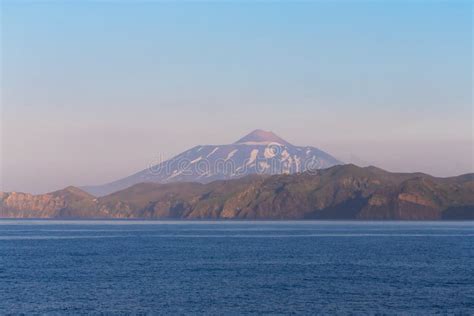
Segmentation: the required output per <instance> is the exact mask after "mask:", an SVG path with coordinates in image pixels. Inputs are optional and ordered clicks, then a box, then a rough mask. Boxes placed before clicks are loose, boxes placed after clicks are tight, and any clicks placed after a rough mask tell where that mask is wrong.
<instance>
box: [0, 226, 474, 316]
mask: <svg viewBox="0 0 474 316" xmlns="http://www.w3.org/2000/svg"><path fill="white" fill-rule="evenodd" d="M0 314H2V315H4V314H52V315H64V314H88V315H89V314H92V315H93V314H114V315H115V314H121V315H128V314H164V315H254V314H269V315H288V314H303V315H314V314H324V315H327V314H338V315H346V314H351V315H354V314H355V315H367V314H389V315H400V314H404V315H405V314H406V315H413V314H416V315H431V314H459V315H464V314H465V315H474V222H362V221H139V220H97V221H96V220H61V221H58V220H0Z"/></svg>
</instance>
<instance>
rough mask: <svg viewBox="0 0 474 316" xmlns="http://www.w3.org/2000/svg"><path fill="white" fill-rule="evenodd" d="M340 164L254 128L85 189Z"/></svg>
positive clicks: (104, 190) (109, 190)
mask: <svg viewBox="0 0 474 316" xmlns="http://www.w3.org/2000/svg"><path fill="white" fill-rule="evenodd" d="M338 164H341V162H340V161H338V160H337V159H336V158H334V157H332V156H331V155H329V154H327V153H325V152H323V151H321V150H319V149H317V148H314V147H299V146H293V145H291V144H290V143H288V142H287V141H285V140H283V139H282V138H280V137H279V136H277V135H275V134H274V133H272V132H267V131H262V130H255V131H253V132H252V133H250V134H248V135H246V136H244V137H243V138H241V139H240V140H238V141H237V142H235V143H233V144H230V145H218V146H217V145H204V146H196V147H193V148H191V149H189V150H187V151H185V152H183V153H181V154H179V155H177V156H175V157H173V158H171V159H170V160H167V161H164V162H162V163H160V164H157V165H155V166H152V167H151V168H148V169H145V170H142V171H140V172H138V173H136V174H133V175H131V176H129V177H126V178H123V179H120V180H117V181H114V182H111V183H107V184H104V185H99V186H86V187H82V189H83V190H85V191H87V192H89V193H91V194H94V195H96V196H104V195H107V194H110V193H113V192H115V191H118V190H122V189H125V188H128V187H130V186H132V185H134V184H137V183H141V182H157V183H170V182H184V181H185V182H200V183H209V182H212V181H215V180H222V179H236V178H240V177H243V176H246V175H249V174H288V173H296V172H304V171H307V170H316V169H321V168H328V167H331V166H334V165H338Z"/></svg>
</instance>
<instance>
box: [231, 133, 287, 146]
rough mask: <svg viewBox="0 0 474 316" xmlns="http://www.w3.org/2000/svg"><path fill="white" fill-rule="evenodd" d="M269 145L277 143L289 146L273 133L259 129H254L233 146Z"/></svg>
mask: <svg viewBox="0 0 474 316" xmlns="http://www.w3.org/2000/svg"><path fill="white" fill-rule="evenodd" d="M271 143H278V144H281V145H290V146H291V144H290V143H288V142H287V141H286V140H284V139H282V138H281V137H279V136H277V135H276V134H274V133H273V132H270V131H264V130H261V129H256V130H254V131H253V132H251V133H250V134H248V135H246V136H244V137H242V138H241V139H239V140H238V141H236V142H235V143H234V144H241V145H268V144H271Z"/></svg>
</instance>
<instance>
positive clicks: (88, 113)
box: [0, 0, 474, 192]
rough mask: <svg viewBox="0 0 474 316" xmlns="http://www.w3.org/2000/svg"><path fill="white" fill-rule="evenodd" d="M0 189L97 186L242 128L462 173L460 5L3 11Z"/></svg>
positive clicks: (342, 155) (466, 45)
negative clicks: (258, 129) (262, 130)
mask: <svg viewBox="0 0 474 316" xmlns="http://www.w3.org/2000/svg"><path fill="white" fill-rule="evenodd" d="M1 10H2V15H1V24H0V26H1V36H2V38H1V40H2V42H1V55H2V56H1V57H2V59H1V61H2V63H1V93H2V99H1V110H2V117H1V133H2V134H1V140H2V147H1V149H2V150H1V155H0V158H1V162H2V169H1V172H2V174H1V177H0V178H1V180H2V181H1V187H0V190H5V191H11V190H16V191H27V192H46V191H51V190H55V189H59V188H62V187H64V186H66V185H70V184H72V185H84V184H99V183H104V182H108V181H111V180H115V179H117V178H120V177H123V176H126V175H129V174H130V173H132V172H136V171H138V170H141V169H144V168H146V167H147V166H148V165H149V164H150V163H151V162H153V161H154V160H155V158H156V157H158V155H160V154H164V155H165V156H166V157H171V156H173V155H175V154H178V153H180V152H182V151H184V150H186V149H188V148H190V147H191V146H194V145H197V144H222V143H230V142H233V141H235V140H237V139H238V138H240V137H242V136H243V135H245V134H246V133H248V132H250V131H251V130H253V129H256V128H261V129H266V130H272V131H274V132H275V133H277V134H278V135H280V136H281V137H283V138H285V139H286V140H288V141H289V142H291V143H293V144H295V145H313V146H316V147H319V148H321V149H323V150H326V151H328V152H329V153H331V154H333V155H334V156H336V157H338V158H339V159H341V160H344V161H351V160H352V161H354V162H366V163H371V164H375V165H377V166H379V167H382V168H385V169H388V170H394V171H423V172H427V173H431V174H433V175H440V176H447V175H457V174H461V173H467V172H472V171H473V154H474V146H473V109H472V89H473V86H472V73H473V63H472V57H473V55H472V42H473V34H472V27H473V24H472V17H473V9H472V5H471V2H470V1H457V2H456V1H443V2H430V1H418V2H415V1H392V2H387V1H371V2H352V1H351V2H349V1H334V2H329V1H304V2H298V3H295V2H293V1H291V2H290V1H259V2H257V3H253V2H252V1H238V0H235V1H229V2H226V3H218V2H214V1H212V2H191V1H189V2H180V3H177V2H172V1H142V2H135V1H81V2H80V3H68V1H50V2H37V1H34V2H33V1H31V2H27V1H5V0H3V1H1Z"/></svg>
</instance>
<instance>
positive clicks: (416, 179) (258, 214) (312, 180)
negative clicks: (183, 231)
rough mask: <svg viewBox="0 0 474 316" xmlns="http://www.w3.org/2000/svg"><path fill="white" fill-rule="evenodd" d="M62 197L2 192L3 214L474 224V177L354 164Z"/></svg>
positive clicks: (67, 192)
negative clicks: (465, 221)
mask: <svg viewBox="0 0 474 316" xmlns="http://www.w3.org/2000/svg"><path fill="white" fill-rule="evenodd" d="M71 191H73V192H71ZM58 192H59V193H58ZM58 192H54V193H51V194H46V195H37V196H32V195H23V196H21V197H19V196H18V194H16V195H15V194H13V193H3V194H2V196H0V216H1V217H20V218H23V217H46V218H51V217H106V218H177V219H204V218H206V219H377V220H382V219H383V220H392V219H399V220H439V219H471V220H473V219H474V174H467V175H463V176H459V177H451V178H436V177H432V176H429V175H426V174H422V173H390V172H387V171H384V170H382V169H378V168H375V167H367V168H360V167H357V166H354V165H342V166H335V167H331V168H328V169H324V170H318V171H317V172H305V173H298V174H291V175H272V176H270V175H250V176H246V177H243V178H239V179H234V180H218V181H214V182H211V183H208V184H202V183H168V184H158V183H141V184H136V185H134V186H132V187H130V188H127V189H124V190H121V191H118V192H115V193H113V194H110V195H108V196H104V197H101V198H94V197H92V196H91V195H88V194H86V193H84V192H81V191H79V190H78V189H74V190H71V189H70V188H69V189H66V190H62V191H58ZM12 194H13V195H12Z"/></svg>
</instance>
